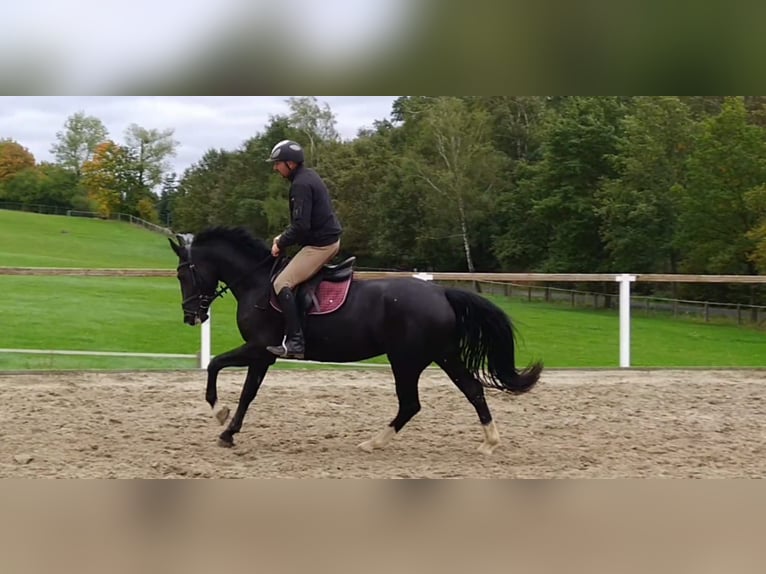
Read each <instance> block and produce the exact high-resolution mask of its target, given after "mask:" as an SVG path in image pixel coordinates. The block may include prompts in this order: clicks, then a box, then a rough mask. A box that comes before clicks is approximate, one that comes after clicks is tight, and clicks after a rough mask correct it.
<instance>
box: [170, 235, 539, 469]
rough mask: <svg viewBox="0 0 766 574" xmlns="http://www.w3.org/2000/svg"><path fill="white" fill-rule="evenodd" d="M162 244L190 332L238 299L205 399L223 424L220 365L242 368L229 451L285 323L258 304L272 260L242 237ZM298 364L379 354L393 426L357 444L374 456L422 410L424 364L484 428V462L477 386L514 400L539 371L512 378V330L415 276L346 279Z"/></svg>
mask: <svg viewBox="0 0 766 574" xmlns="http://www.w3.org/2000/svg"><path fill="white" fill-rule="evenodd" d="M176 237H177V239H178V241H179V243H175V242H173V240H172V239H171V240H170V244H171V246H172V248H173V251H175V253H176V254H177V255H178V259H179V265H178V279H179V281H180V283H181V294H182V298H183V303H182V307H183V312H184V321H185V322H186V323H187V324H189V325H198V324H200V323H201V322H204V321H205V320H206V319H207V311H208V309H209V307H210V305H211V304H212V302H213V301H214V300H215V298H216V297H217V296H219V295H220V294H221V291H222V289H218V285H219V282H220V283H223V284H224V285H225V286H226V288H227V289H230V290H231V292H232V294H233V295H234V297H235V298H236V299H237V325H238V327H239V331H240V334H241V335H242V338H243V339H244V340H245V341H246V342H245V344H244V345H242V346H241V347H238V348H237V349H234V350H232V351H229V352H227V353H223V354H220V355H217V356H215V357H214V358H213V359H212V361H211V362H210V365H209V366H208V369H207V373H208V374H207V391H206V396H205V398H206V400H207V402H208V403H209V404H210V406H211V407H212V408H213V409H214V412H215V415H216V418H217V419H218V421H219V422H220V423H221V424H222V425H223V424H225V422H226V420H227V419H228V417H229V409H228V408H225V407H222V408H219V409H218V410H217V411H216V410H215V409H216V403H217V402H218V394H217V392H218V391H217V385H216V381H217V377H218V373H219V372H220V371H221V369H223V368H226V367H232V366H237V367H245V366H246V367H248V371H247V376H246V378H245V382H244V386H243V388H242V394H241V397H240V399H239V405H238V407H237V410H236V412H235V413H234V417H233V418H232V420H231V422H230V423H229V425H228V427H227V428H226V430H225V431H223V433H222V434H221V435H220V440H219V442H220V444H222V445H223V446H231V445H233V443H234V435H235V434H236V433H238V432H239V431H240V430H241V428H242V422H243V420H244V418H245V413H246V412H247V409H248V407H249V405H250V403H251V402H252V401H253V399H254V398H255V396H256V394H257V392H258V389H259V387H260V386H261V383H262V382H263V378H264V376H265V375H266V371H267V370H268V369H269V367H270V366H271V365H273V364H274V362H275V361H276V357H275V356H274V355H272V354H271V353H269V352H268V351H267V350H266V347H267V346H269V345H278V344H279V343H280V341H281V340H282V336H283V318H282V315H281V313H280V312H279V311H277V310H275V309H274V308H273V307H272V306H271V305H270V304H268V303H266V301H267V300H268V299H267V295H266V294H267V293H268V294H270V291H271V280H272V272H273V270H274V268H275V264H276V263H277V261H276V260H275V259H274V257H273V256H272V255H271V250H270V249H269V247H268V246H267V245H266V244H265V243H264V242H263V241H260V240H257V239H254V238H253V237H252V236H251V235H250V234H249V233H248V232H246V231H245V230H242V229H230V228H212V229H207V230H205V231H203V232H201V233H200V234H199V235H197V236H196V237H195V236H192V235H177V236H176ZM304 331H305V336H306V359H309V360H315V361H326V362H351V361H360V360H364V359H368V358H371V357H376V356H379V355H386V356H387V357H388V360H389V362H390V364H391V369H392V371H393V374H394V380H395V385H396V396H397V398H398V400H399V411H398V413H397V414H396V417H394V419H393V421H391V423H390V424H389V425H388V426H387V427H386V428H385V429H384V430H383V431H381V432H380V433H379V434H377V435H376V436H374V437H373V438H372V439H370V440H368V441H365V442H363V443H362V444H360V445H359V447H360V448H361V449H362V450H365V451H367V452H372V450H373V449H376V448H382V447H384V446H386V444H387V443H388V442H389V441H390V440H391V438H392V437H393V436H394V435H395V434H396V433H398V432H399V431H400V430H402V427H404V425H406V424H407V422H408V421H409V420H410V419H411V418H412V417H413V416H414V415H415V414H416V413H417V412H418V411H419V410H420V401H419V397H418V380H419V378H420V374H421V373H422V372H423V371H424V370H425V368H426V367H428V365H430V364H431V363H436V364H437V365H439V367H441V368H442V369H443V370H444V372H445V373H447V375H448V376H449V378H450V379H451V380H452V381H453V382H454V383H455V385H457V387H458V388H459V389H460V390H461V391H462V392H463V394H464V395H465V396H466V398H467V399H468V400H469V401H470V402H471V404H472V405H473V406H474V408H475V409H476V412H477V413H478V415H479V420H480V421H481V424H482V426H483V430H484V441H483V442H482V443H481V445H480V446H479V451H480V452H483V453H485V454H491V453H492V451H493V450H494V449H495V448H496V447H497V445H498V444H499V441H500V438H499V435H498V432H497V428H496V427H495V424H494V422H493V420H492V415H491V414H490V412H489V408H488V407H487V403H486V401H485V398H484V387H485V386H486V387H489V388H495V389H500V390H502V391H507V392H510V393H514V394H520V393H524V392H527V391H528V390H530V389H531V388H532V387H533V386H534V385H535V383H536V382H537V380H538V378H539V377H540V373H541V371H542V368H543V367H542V364H541V363H539V362H538V363H535V364H533V365H531V366H530V367H528V368H527V369H526V370H522V371H519V370H517V369H516V367H515V359H514V328H513V327H512V325H511V322H510V321H509V319H508V317H507V316H506V315H505V313H504V312H503V311H502V310H501V309H500V308H499V307H497V306H495V305H494V304H492V303H490V302H489V301H487V300H486V299H484V298H483V297H481V296H479V295H475V294H473V293H469V292H467V291H462V290H458V289H449V288H445V287H442V286H439V285H437V284H433V283H431V282H427V281H422V280H420V279H416V278H388V279H375V280H364V281H362V280H356V279H353V280H352V281H351V284H350V287H349V289H348V292H347V298H346V300H345V303H344V304H343V305H342V306H341V307H340V308H339V309H338V310H336V311H334V312H333V313H330V314H322V315H310V316H307V317H306V318H305V329H304Z"/></svg>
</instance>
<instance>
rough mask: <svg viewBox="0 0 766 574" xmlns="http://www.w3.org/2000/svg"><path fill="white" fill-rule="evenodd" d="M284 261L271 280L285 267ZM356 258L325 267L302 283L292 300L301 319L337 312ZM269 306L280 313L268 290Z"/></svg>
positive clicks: (349, 283) (286, 261)
mask: <svg viewBox="0 0 766 574" xmlns="http://www.w3.org/2000/svg"><path fill="white" fill-rule="evenodd" d="M287 263H288V260H287V259H285V261H284V262H283V264H282V265H280V266H279V267H278V268H277V269H276V270H275V271H274V272H273V274H272V277H271V280H272V282H273V281H274V279H275V278H276V277H277V275H279V273H280V272H281V271H282V269H284V268H285V266H286V265H287ZM354 263H356V257H349V258H348V259H346V260H345V261H342V262H340V263H338V264H337V265H324V266H323V267H322V268H321V269H320V270H319V271H318V272H317V273H316V274H315V275H314V276H313V277H311V278H310V279H308V280H307V281H304V282H303V283H301V284H300V285H298V288H297V289H296V291H295V301H296V303H297V304H298V311H299V312H300V314H301V315H302V316H304V317H305V316H306V315H326V314H328V313H332V312H333V311H337V310H338V309H340V307H341V306H342V305H343V303H344V302H345V301H346V296H347V295H348V290H349V287H350V286H351V279H352V278H353V276H354ZM271 306H272V307H273V308H274V309H276V310H277V311H280V312H281V310H282V309H281V308H280V306H279V301H278V300H277V297H276V294H275V293H274V290H273V289H271Z"/></svg>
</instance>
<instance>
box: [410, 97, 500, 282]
mask: <svg viewBox="0 0 766 574" xmlns="http://www.w3.org/2000/svg"><path fill="white" fill-rule="evenodd" d="M489 130H490V122H489V115H488V114H487V113H486V112H485V111H484V110H482V109H480V108H474V109H472V108H471V107H469V105H468V104H467V103H466V102H465V101H463V100H461V99H459V98H455V97H442V98H439V99H437V100H435V101H434V102H433V103H432V104H431V105H430V106H429V107H427V108H426V109H425V110H424V113H423V117H422V132H421V135H420V139H419V141H418V144H417V148H416V149H415V150H414V154H413V156H412V166H413V168H414V171H415V173H416V174H417V177H419V178H420V179H421V180H422V181H423V182H425V184H426V189H428V190H429V191H430V194H429V199H430V201H429V203H428V207H429V211H430V213H431V217H430V218H429V219H428V221H429V222H431V226H430V228H431V229H436V230H439V231H440V233H439V235H444V236H445V237H446V236H447V235H455V236H458V237H459V238H460V241H461V244H462V245H461V247H462V250H463V254H464V256H465V262H466V266H467V268H468V271H469V272H471V273H472V272H474V271H475V266H474V259H473V254H472V247H471V243H472V241H473V240H474V239H475V235H478V233H479V232H478V229H479V226H478V225H477V224H476V223H477V219H478V218H480V216H481V214H482V213H487V212H489V211H491V199H492V195H491V191H492V187H493V184H494V183H495V174H496V172H497V168H498V166H499V163H500V161H501V157H500V156H499V155H498V153H497V152H496V151H495V150H494V148H493V147H492V145H491V142H490V137H489V136H490V131H489ZM437 222H442V223H443V224H445V225H436V223H437Z"/></svg>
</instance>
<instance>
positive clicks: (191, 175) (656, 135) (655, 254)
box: [0, 96, 766, 302]
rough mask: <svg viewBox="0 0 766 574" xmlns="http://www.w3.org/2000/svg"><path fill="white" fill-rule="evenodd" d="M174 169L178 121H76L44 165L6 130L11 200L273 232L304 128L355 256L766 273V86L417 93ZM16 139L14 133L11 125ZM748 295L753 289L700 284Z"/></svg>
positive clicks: (280, 126) (408, 261)
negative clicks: (288, 165)
mask: <svg viewBox="0 0 766 574" xmlns="http://www.w3.org/2000/svg"><path fill="white" fill-rule="evenodd" d="M288 103H289V110H290V111H289V113H287V114H285V115H279V116H273V117H271V118H270V121H269V123H268V125H267V126H266V127H265V128H264V129H263V131H261V132H259V133H256V134H254V135H253V137H252V138H250V139H248V140H247V141H245V142H243V143H242V145H241V146H240V147H239V148H238V149H235V150H223V149H210V150H208V151H207V152H206V153H205V154H204V155H203V156H202V157H201V158H200V159H199V161H197V162H196V163H195V164H194V165H192V166H191V167H190V168H188V169H187V170H186V171H185V172H184V173H183V174H180V175H177V174H174V173H171V172H170V169H169V164H168V162H167V160H168V158H169V157H170V156H172V154H173V152H174V149H175V146H176V145H177V142H175V141H174V140H173V130H172V129H170V130H163V131H161V130H153V129H145V128H142V127H140V126H136V125H133V126H131V128H130V129H129V130H128V132H127V133H126V134H125V136H126V137H125V143H124V144H118V143H115V142H114V141H112V140H110V139H108V137H107V135H106V133H105V130H102V128H103V125H102V124H101V123H100V121H99V120H98V119H97V118H90V117H87V116H85V115H84V114H83V113H79V114H76V115H75V116H73V117H72V118H70V120H69V121H68V123H67V125H66V126H65V129H64V130H63V131H62V132H60V133H59V134H58V136H57V137H58V140H57V142H56V143H54V147H53V148H52V151H55V155H56V158H57V162H56V163H50V164H46V163H44V164H36V163H35V160H34V158H33V157H31V154H29V152H28V151H26V149H25V148H24V147H23V142H13V141H10V140H2V141H0V201H19V202H28V203H46V204H53V205H70V206H72V207H74V208H80V209H83V208H86V207H89V208H92V209H95V210H97V211H100V212H102V213H104V214H105V215H107V214H108V213H110V212H114V211H122V212H126V213H133V214H135V215H139V216H141V217H144V218H146V219H151V220H154V221H157V222H161V223H163V224H169V225H170V226H171V227H172V228H173V229H174V230H176V231H188V232H195V231H199V230H201V229H202V228H204V227H207V226H210V225H243V226H245V227H247V228H249V229H250V230H251V231H252V232H253V233H254V234H255V235H256V236H258V237H262V238H265V239H267V240H269V239H270V238H271V237H273V236H275V235H276V234H278V233H279V232H280V231H282V229H283V228H284V226H285V224H286V223H287V220H288V211H287V202H286V194H287V185H286V182H285V181H283V180H282V179H281V178H279V176H277V175H275V174H273V173H272V171H271V169H270V167H271V166H270V165H269V164H267V163H266V162H265V161H264V159H265V158H266V157H268V155H269V151H270V149H271V147H272V146H273V145H274V143H276V142H277V141H280V140H282V139H295V140H297V141H299V142H301V143H302V144H303V145H304V146H305V148H306V151H307V156H308V164H309V165H310V166H312V167H314V168H315V169H317V171H318V172H319V173H320V174H321V175H322V176H323V177H324V178H325V180H326V182H327V183H328V186H329V187H330V191H331V194H332V197H333V200H334V202H335V205H336V207H337V210H338V213H339V216H340V219H341V222H342V224H343V226H344V229H345V232H344V235H343V250H342V254H354V255H356V256H357V258H358V261H359V264H360V265H361V266H363V267H367V268H378V269H419V270H435V271H478V272H502V271H506V272H514V271H529V272H551V273H553V272H570V273H600V272H604V273H613V272H631V273H700V274H702V273H710V274H759V273H766V97H764V96H402V97H400V98H398V99H397V100H395V102H394V104H393V107H392V110H391V113H390V115H389V117H387V118H381V119H380V120H378V121H376V122H375V123H374V125H373V126H372V127H370V128H368V129H364V130H361V131H360V132H359V133H358V134H357V136H356V137H355V138H353V139H351V140H342V139H341V138H340V137H339V135H338V132H337V130H336V121H335V116H334V114H333V112H332V110H331V109H330V108H329V106H328V105H327V104H325V103H322V102H321V101H319V100H317V99H316V98H314V97H293V98H290V99H289V100H288ZM0 137H2V134H0ZM688 289H693V290H695V292H697V293H699V294H704V292H706V291H714V292H715V294H716V295H717V296H718V298H722V297H723V298H727V299H737V300H740V299H741V300H742V302H756V301H759V300H760V295H759V294H760V289H759V288H751V287H733V286H729V287H727V286H716V287H688Z"/></svg>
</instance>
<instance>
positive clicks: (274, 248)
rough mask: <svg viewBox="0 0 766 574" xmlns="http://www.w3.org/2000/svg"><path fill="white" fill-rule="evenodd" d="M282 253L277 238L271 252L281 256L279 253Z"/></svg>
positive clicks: (275, 255)
mask: <svg viewBox="0 0 766 574" xmlns="http://www.w3.org/2000/svg"><path fill="white" fill-rule="evenodd" d="M280 253H281V250H280V249H279V245H278V244H277V241H276V239H275V240H274V245H272V246H271V254H272V255H273V256H274V257H279V254H280Z"/></svg>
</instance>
